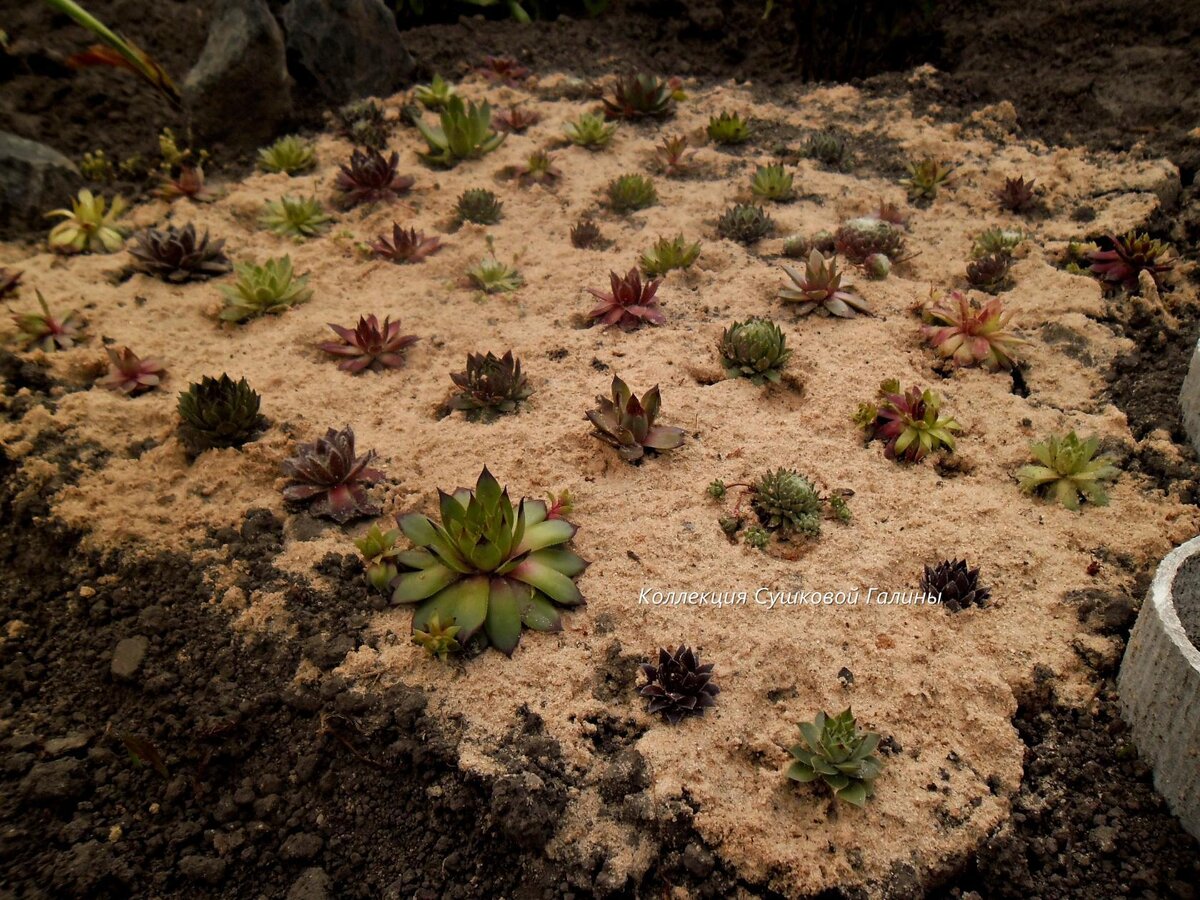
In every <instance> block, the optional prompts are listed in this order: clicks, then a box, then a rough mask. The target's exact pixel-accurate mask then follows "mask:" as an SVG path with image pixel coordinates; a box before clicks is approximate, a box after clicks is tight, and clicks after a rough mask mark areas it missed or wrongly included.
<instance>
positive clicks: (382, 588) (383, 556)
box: [354, 525, 401, 594]
mask: <svg viewBox="0 0 1200 900" xmlns="http://www.w3.org/2000/svg"><path fill="white" fill-rule="evenodd" d="M399 537H400V529H399V528H391V529H389V530H387V531H384V530H383V529H381V528H380V527H379V526H378V525H372V526H371V527H370V528H369V529H367V533H366V534H364V535H363V536H362V537H360V538H358V539H357V540H356V541H355V542H354V546H355V547H357V548H358V552H359V553H361V554H362V557H363V563H364V564H365V565H366V569H367V584H369V585H371V587H373V588H375V590H377V591H379V593H381V594H383V593H387V592H388V591H390V589H391V583H392V579H394V578H395V577H396V576H397V575H399V574H400V569H399V566H398V565H397V563H398V561H399V559H400V554H401V550H400V548H399V547H397V546H396V541H397V539H398V538H399Z"/></svg>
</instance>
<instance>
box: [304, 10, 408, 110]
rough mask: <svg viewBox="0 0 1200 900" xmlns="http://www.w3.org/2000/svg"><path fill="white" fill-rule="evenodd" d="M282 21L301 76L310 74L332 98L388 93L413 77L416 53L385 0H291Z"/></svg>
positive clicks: (334, 100)
mask: <svg viewBox="0 0 1200 900" xmlns="http://www.w3.org/2000/svg"><path fill="white" fill-rule="evenodd" d="M283 25H284V28H285V29H286V30H287V49H288V54H289V59H290V60H291V62H292V67H293V72H294V74H295V75H296V77H297V80H300V79H303V78H305V77H307V78H309V79H311V80H312V82H313V84H314V85H315V86H316V88H317V90H318V91H319V92H320V94H321V96H322V97H324V98H325V100H326V101H328V102H329V103H331V104H334V105H340V104H342V103H346V102H347V101H350V100H354V99H357V98H359V97H370V96H377V97H386V96H388V95H389V94H391V93H393V92H395V90H396V89H397V88H399V87H401V86H402V85H404V84H405V83H406V82H407V81H408V79H409V78H411V77H412V74H413V70H414V68H415V64H414V63H413V59H412V56H411V55H409V52H408V51H407V50H405V49H404V43H403V41H402V40H401V37H400V31H399V29H397V28H396V19H395V16H394V15H393V14H392V11H391V10H390V9H388V7H387V4H385V3H384V2H383V0H291V2H290V3H288V5H287V6H286V7H284V10H283ZM301 70H302V71H301Z"/></svg>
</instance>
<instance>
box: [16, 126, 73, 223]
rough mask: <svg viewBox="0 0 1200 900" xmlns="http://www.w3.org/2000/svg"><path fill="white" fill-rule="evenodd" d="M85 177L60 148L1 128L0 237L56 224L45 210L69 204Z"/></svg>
mask: <svg viewBox="0 0 1200 900" xmlns="http://www.w3.org/2000/svg"><path fill="white" fill-rule="evenodd" d="M81 181H82V178H81V177H80V175H79V170H78V169H76V168H75V164H74V163H72V162H71V161H70V160H69V159H67V158H66V157H65V156H63V155H62V154H61V153H59V152H58V151H57V150H55V149H53V148H51V147H47V146H46V145H45V144H39V143H38V142H37V141H29V140H26V139H25V138H21V137H17V136H16V135H15V134H10V133H9V132H7V131H0V237H9V236H12V235H15V234H18V233H19V232H21V231H24V230H26V229H29V228H36V229H47V228H49V227H50V225H51V224H53V223H52V222H51V221H50V220H49V219H47V218H46V213H48V212H49V211H50V210H52V209H57V208H59V207H60V206H70V202H69V201H70V199H71V196H72V195H73V194H74V193H75V191H76V190H77V189H78V188H79V186H80V183H81Z"/></svg>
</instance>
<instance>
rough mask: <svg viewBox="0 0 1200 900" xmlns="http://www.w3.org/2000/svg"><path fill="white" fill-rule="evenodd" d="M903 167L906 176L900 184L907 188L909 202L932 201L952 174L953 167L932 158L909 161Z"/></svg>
mask: <svg viewBox="0 0 1200 900" xmlns="http://www.w3.org/2000/svg"><path fill="white" fill-rule="evenodd" d="M905 165H906V167H907V169H908V175H906V176H905V177H904V178H901V179H900V183H901V184H902V185H904V186H905V187H906V188H908V196H909V199H910V200H932V199H933V198H934V197H936V196H937V192H938V188H940V187H941V186H942V185H944V184H945V183H946V182H947V181H949V180H950V176H951V174H953V172H954V166H952V165H950V164H949V163H946V162H943V161H942V160H940V159H935V158H934V157H932V156H927V157H925V158H924V159H918V160H910V161H909V162H908V163H906V164H905Z"/></svg>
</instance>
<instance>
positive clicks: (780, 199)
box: [750, 165, 796, 203]
mask: <svg viewBox="0 0 1200 900" xmlns="http://www.w3.org/2000/svg"><path fill="white" fill-rule="evenodd" d="M750 192H751V193H752V194H754V196H755V197H759V198H761V199H763V200H770V201H772V202H774V203H784V202H786V201H788V200H791V199H792V197H794V196H795V193H796V192H795V190H794V189H793V187H792V173H791V172H789V171H788V170H787V169H785V168H784V167H783V166H781V165H773V166H759V167H758V168H757V169H755V170H754V175H753V176H752V177H751V178H750Z"/></svg>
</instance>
